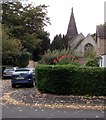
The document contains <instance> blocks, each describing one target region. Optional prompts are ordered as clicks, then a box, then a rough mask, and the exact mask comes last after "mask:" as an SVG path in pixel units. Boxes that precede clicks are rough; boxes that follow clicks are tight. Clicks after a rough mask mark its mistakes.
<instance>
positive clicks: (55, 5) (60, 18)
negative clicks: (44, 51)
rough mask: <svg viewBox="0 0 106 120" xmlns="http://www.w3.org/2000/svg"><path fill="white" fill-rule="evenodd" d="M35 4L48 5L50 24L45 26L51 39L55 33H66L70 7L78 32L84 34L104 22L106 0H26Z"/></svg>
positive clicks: (94, 29) (93, 31) (91, 31)
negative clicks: (105, 3)
mask: <svg viewBox="0 0 106 120" xmlns="http://www.w3.org/2000/svg"><path fill="white" fill-rule="evenodd" d="M26 1H29V2H30V3H33V4H34V3H35V5H40V4H45V5H49V7H48V9H47V10H48V17H50V22H51V25H48V27H46V30H47V31H48V32H49V33H50V38H51V40H53V38H54V36H55V35H56V34H60V33H61V34H66V33H67V27H68V23H69V19H70V15H71V8H72V7H73V10H74V17H75V21H76V25H77V29H78V33H83V34H84V35H85V36H86V35H87V34H89V33H91V34H93V33H95V31H96V25H100V24H103V23H104V2H105V1H106V0H26Z"/></svg>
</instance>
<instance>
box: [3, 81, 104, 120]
mask: <svg viewBox="0 0 106 120" xmlns="http://www.w3.org/2000/svg"><path fill="white" fill-rule="evenodd" d="M2 84H3V87H2V89H3V90H2V94H3V95H2V98H3V100H2V101H3V102H2V118H65V119H66V118H70V119H72V118H82V119H83V120H86V119H85V118H92V119H94V118H97V119H98V118H99V120H100V118H104V110H96V109H94V110H93V109H81V108H79V109H78V108H74V107H73V108H67V107H66V108H65V107H61V108H58V107H48V106H47V107H43V106H40V105H39V106H36V105H33V104H35V103H30V104H27V103H26V104H22V103H23V101H22V103H21V102H19V101H18V97H17V96H18V95H17V93H15V92H14V91H20V88H19V89H12V88H11V84H10V80H3V83H2ZM23 90H24V88H21V91H23ZM25 90H26V89H25ZM34 90H35V88H28V90H26V92H29V91H34ZM9 93H14V95H13V97H12V96H11V95H12V94H9ZM25 94H27V93H24V95H25ZM15 95H16V97H14V96H15ZM19 97H22V95H21V96H19ZM27 97H28V96H27ZM27 99H28V98H27ZM40 99H41V98H40ZM19 100H20V101H21V98H19ZM79 120H80V119H79Z"/></svg>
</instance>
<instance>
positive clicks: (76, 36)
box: [66, 8, 96, 57]
mask: <svg viewBox="0 0 106 120" xmlns="http://www.w3.org/2000/svg"><path fill="white" fill-rule="evenodd" d="M66 36H67V37H68V39H69V43H68V45H69V48H70V49H71V50H73V52H74V53H75V54H77V55H78V56H79V57H86V55H87V54H92V53H94V54H95V53H96V41H95V40H94V39H93V37H92V36H91V35H90V34H88V35H87V36H86V37H85V36H84V35H83V34H82V33H78V31H77V26H76V21H75V18H74V12H73V8H72V11H71V16H70V20H69V25H68V29H67V34H66Z"/></svg>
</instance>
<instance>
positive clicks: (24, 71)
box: [15, 69, 30, 73]
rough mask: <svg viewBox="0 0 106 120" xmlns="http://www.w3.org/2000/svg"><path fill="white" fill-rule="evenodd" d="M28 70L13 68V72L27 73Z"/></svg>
mask: <svg viewBox="0 0 106 120" xmlns="http://www.w3.org/2000/svg"><path fill="white" fill-rule="evenodd" d="M29 71H30V70H25V69H22V70H15V73H29Z"/></svg>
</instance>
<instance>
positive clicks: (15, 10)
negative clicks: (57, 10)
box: [2, 2, 50, 59]
mask: <svg viewBox="0 0 106 120" xmlns="http://www.w3.org/2000/svg"><path fill="white" fill-rule="evenodd" d="M2 9H3V15H2V21H3V22H2V24H4V25H5V26H7V27H8V29H9V32H8V35H9V36H10V37H13V38H15V39H18V40H20V41H21V43H22V46H23V49H26V50H27V51H28V52H30V53H31V54H32V58H36V56H35V51H36V52H37V54H38V53H39V54H38V57H39V56H40V53H41V52H40V51H39V50H42V53H44V51H45V50H46V49H48V47H49V44H50V40H49V34H48V33H47V32H46V31H44V26H46V25H47V24H48V23H49V24H50V20H49V18H48V17H47V6H45V5H39V6H36V7H34V6H32V5H31V4H28V5H25V6H23V5H22V3H21V2H18V3H17V2H5V3H3V5H2ZM42 36H43V37H42ZM45 43H46V44H45ZM44 46H45V48H44ZM42 47H43V48H42ZM39 48H40V49H39ZM38 59H39V58H38Z"/></svg>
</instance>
